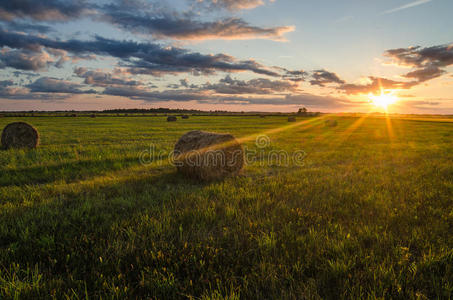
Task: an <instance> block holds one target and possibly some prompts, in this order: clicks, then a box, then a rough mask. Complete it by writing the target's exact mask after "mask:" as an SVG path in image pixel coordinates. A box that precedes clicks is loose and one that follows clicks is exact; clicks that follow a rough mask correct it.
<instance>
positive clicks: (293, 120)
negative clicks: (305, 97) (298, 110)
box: [288, 117, 296, 122]
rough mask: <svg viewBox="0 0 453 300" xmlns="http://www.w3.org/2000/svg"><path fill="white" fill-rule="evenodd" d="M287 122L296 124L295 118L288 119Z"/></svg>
mask: <svg viewBox="0 0 453 300" xmlns="http://www.w3.org/2000/svg"><path fill="white" fill-rule="evenodd" d="M288 122H296V117H288Z"/></svg>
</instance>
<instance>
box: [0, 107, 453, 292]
mask: <svg viewBox="0 0 453 300" xmlns="http://www.w3.org/2000/svg"><path fill="white" fill-rule="evenodd" d="M16 120H19V119H18V118H2V119H0V128H3V127H4V126H5V125H6V124H7V123H9V122H13V121H16ZM164 120H165V118H164V117H140V118H138V117H136V118H133V117H130V118H129V117H121V118H116V117H99V118H96V119H91V118H82V117H79V118H70V117H68V118H65V117H60V118H52V117H35V118H26V119H25V121H26V122H29V123H31V124H33V125H34V126H36V127H37V128H38V130H39V132H40V134H41V146H40V147H39V148H38V149H36V150H7V151H1V152H0V206H1V207H0V298H1V299H3V298H4V299H10V298H17V299H29V298H45V299H47V298H52V297H53V298H56V299H65V298H68V299H85V298H90V299H91V298H94V299H97V298H103V299H111V298H112V299H124V298H134V299H135V298H141V299H143V298H152V299H178V298H181V299H185V298H194V299H276V298H280V299H281V298H284V299H291V298H294V299H296V298H297V299H300V298H309V299H313V298H314V299H316V298H330V299H339V298H348V299H349V298H357V299H359V298H360V299H363V298H396V299H408V298H420V299H425V298H426V299H427V298H430V299H444V298H447V299H448V298H452V297H453V151H452V149H453V123H451V122H448V120H443V121H442V122H439V121H436V120H435V119H420V120H417V119H416V118H415V119H411V120H404V119H393V120H391V125H392V132H393V134H389V131H388V126H387V122H386V120H385V119H383V118H372V117H369V118H366V119H362V121H363V122H361V121H358V120H359V119H358V118H354V117H337V120H338V123H339V125H338V127H333V128H330V127H325V126H324V122H323V120H320V119H319V120H318V119H310V120H306V123H302V124H300V125H299V126H295V127H292V128H286V129H283V128H284V127H286V126H288V124H289V123H288V122H287V119H286V118H285V117H267V118H265V119H260V118H258V117H251V116H250V117H196V116H194V117H191V118H190V119H189V120H179V121H178V122H175V123H167V122H165V121H164ZM298 121H302V119H301V118H299V120H298ZM354 124H355V125H354ZM357 125H358V126H357ZM275 128H282V130H281V131H278V132H273V133H269V137H270V138H271V140H272V144H271V145H270V146H269V147H267V148H265V149H264V151H266V152H265V153H262V151H261V149H258V148H257V147H256V145H255V144H254V139H253V136H254V135H256V134H259V133H263V132H269V131H270V130H272V129H275ZM194 129H202V130H209V131H216V132H229V133H232V134H234V135H235V136H236V137H239V138H240V137H249V136H251V138H250V139H246V141H245V146H247V147H248V148H249V149H252V150H259V152H258V153H259V155H258V159H257V160H256V162H255V163H251V164H249V165H248V166H246V167H245V169H244V171H243V173H242V174H241V175H240V176H238V177H235V178H228V179H226V180H224V181H220V182H210V183H199V182H196V181H193V180H190V179H186V178H183V177H181V176H179V175H178V174H177V173H176V172H175V169H174V168H173V167H172V166H171V165H170V164H169V162H168V161H167V160H165V159H164V160H155V161H154V162H153V163H152V164H150V165H142V164H141V163H140V161H139V157H140V153H142V152H143V151H144V150H147V149H149V147H150V145H154V146H155V149H156V150H157V151H163V153H169V152H170V151H171V150H172V149H173V146H174V144H175V142H176V141H177V139H178V138H179V137H180V136H181V135H182V134H183V133H185V132H187V131H189V130H194ZM271 150H285V151H288V152H289V153H293V152H295V151H297V150H304V151H305V152H306V154H307V157H306V158H305V160H304V165H303V166H297V165H294V164H293V165H288V166H278V165H275V164H272V163H267V162H266V160H265V157H266V154H267V153H269V151H271Z"/></svg>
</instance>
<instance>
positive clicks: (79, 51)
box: [0, 29, 280, 77]
mask: <svg viewBox="0 0 453 300" xmlns="http://www.w3.org/2000/svg"><path fill="white" fill-rule="evenodd" d="M0 46H2V47H4V46H7V47H10V48H16V49H27V50H30V51H40V49H42V47H45V48H51V49H54V50H63V51H67V52H69V53H72V54H74V55H75V56H77V57H81V56H83V55H85V56H86V55H93V54H94V55H101V56H111V57H114V58H117V59H119V60H121V61H122V62H123V66H126V67H129V68H131V69H134V68H138V69H143V70H145V71H149V72H150V74H152V72H156V73H172V72H175V73H181V72H195V71H200V72H215V71H225V72H242V71H250V72H253V73H256V74H262V75H269V76H276V77H277V76H280V75H279V73H277V71H275V70H272V69H271V68H268V67H266V66H264V65H261V64H259V63H257V62H256V61H254V60H243V61H239V60H237V59H236V58H234V57H232V56H229V55H226V54H216V55H212V54H210V55H205V54H201V53H197V52H190V51H188V50H186V49H183V48H176V47H163V46H161V45H159V44H157V43H138V42H134V41H119V40H112V39H106V38H102V37H99V36H96V37H95V39H94V40H90V41H83V40H75V39H72V40H67V41H61V40H54V39H50V38H46V37H39V36H35V35H23V34H19V33H14V32H7V31H4V30H1V29H0Z"/></svg>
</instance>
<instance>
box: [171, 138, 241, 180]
mask: <svg viewBox="0 0 453 300" xmlns="http://www.w3.org/2000/svg"><path fill="white" fill-rule="evenodd" d="M174 159H175V164H176V167H177V169H178V171H179V172H180V173H182V174H184V175H185V176H187V177H191V178H195V179H199V180H204V181H209V180H218V179H222V178H225V177H227V176H234V175H237V174H238V173H239V171H240V170H241V169H242V167H243V166H244V160H245V159H244V149H243V148H242V146H241V144H239V142H238V141H237V140H236V139H235V138H234V137H233V136H232V135H231V134H220V133H213V132H206V131H198V130H195V131H190V132H188V133H186V134H184V135H183V136H182V137H181V138H180V139H179V140H178V142H177V143H176V145H175V152H174Z"/></svg>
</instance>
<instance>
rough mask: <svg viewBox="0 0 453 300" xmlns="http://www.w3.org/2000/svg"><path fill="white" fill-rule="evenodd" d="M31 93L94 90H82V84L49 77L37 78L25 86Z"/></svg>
mask: <svg viewBox="0 0 453 300" xmlns="http://www.w3.org/2000/svg"><path fill="white" fill-rule="evenodd" d="M26 87H27V88H29V89H30V92H32V93H65V94H93V93H96V91H95V90H82V89H81V88H83V85H81V84H77V83H74V82H71V81H67V80H61V79H57V78H51V77H41V78H38V79H37V80H36V81H34V82H33V83H30V84H29V85H27V86H26Z"/></svg>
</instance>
